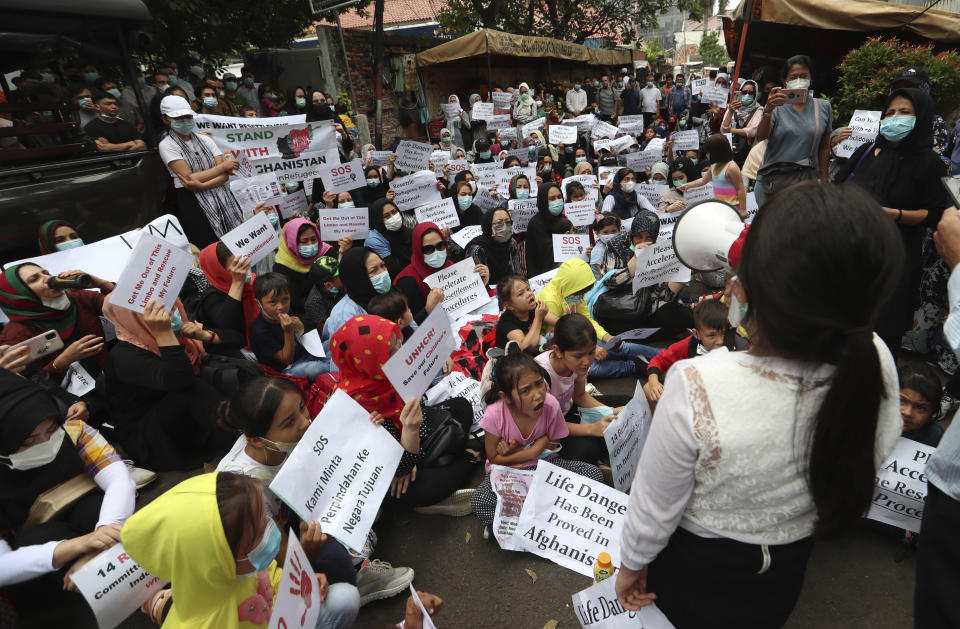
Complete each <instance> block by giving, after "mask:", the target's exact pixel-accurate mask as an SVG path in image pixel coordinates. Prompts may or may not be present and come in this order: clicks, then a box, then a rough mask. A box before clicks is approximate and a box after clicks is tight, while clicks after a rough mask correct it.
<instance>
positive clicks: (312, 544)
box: [300, 522, 330, 601]
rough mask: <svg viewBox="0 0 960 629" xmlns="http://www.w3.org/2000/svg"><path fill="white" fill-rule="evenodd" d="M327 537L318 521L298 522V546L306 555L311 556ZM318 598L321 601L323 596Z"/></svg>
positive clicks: (324, 542)
mask: <svg viewBox="0 0 960 629" xmlns="http://www.w3.org/2000/svg"><path fill="white" fill-rule="evenodd" d="M329 539H330V538H329V537H328V536H327V534H326V533H324V532H323V529H322V528H321V527H320V523H319V522H310V523H309V524H308V523H307V522H301V523H300V546H301V547H302V548H303V551H304V552H305V553H306V554H307V555H308V556H311V557H312V556H313V554H314V553H315V552H317V551H318V550H320V549H321V548H323V545H324V544H326V543H327V541H328V540H329ZM320 600H321V601H323V597H321V598H320Z"/></svg>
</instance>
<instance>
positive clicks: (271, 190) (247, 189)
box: [230, 174, 283, 212]
mask: <svg viewBox="0 0 960 629" xmlns="http://www.w3.org/2000/svg"><path fill="white" fill-rule="evenodd" d="M230 192H232V193H233V197H234V198H235V199H236V200H237V203H239V204H240V207H241V208H242V209H243V210H244V211H246V212H252V211H253V210H254V209H255V208H256V207H257V206H258V205H259V204H261V203H263V204H264V205H280V204H281V203H283V190H282V189H281V188H280V182H278V181H277V176H276V175H273V174H266V175H255V176H253V177H250V178H249V179H231V180H230Z"/></svg>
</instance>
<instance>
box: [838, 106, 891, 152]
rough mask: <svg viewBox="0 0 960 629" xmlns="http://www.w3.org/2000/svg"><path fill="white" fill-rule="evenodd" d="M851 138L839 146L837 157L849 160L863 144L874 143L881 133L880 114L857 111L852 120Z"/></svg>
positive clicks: (864, 110) (862, 110) (863, 110)
mask: <svg viewBox="0 0 960 629" xmlns="http://www.w3.org/2000/svg"><path fill="white" fill-rule="evenodd" d="M849 126H850V137H849V138H847V139H846V140H844V141H843V142H841V143H840V144H839V145H837V148H836V149H834V152H835V153H836V154H837V157H842V158H849V157H850V156H851V155H853V152H854V151H856V150H857V149H858V148H859V147H860V145H861V144H866V143H867V142H873V141H874V140H876V139H877V133H879V132H880V112H879V111H868V110H866V109H857V110H856V111H854V112H853V118H851V119H850V125H849Z"/></svg>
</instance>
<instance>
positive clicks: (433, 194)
mask: <svg viewBox="0 0 960 629" xmlns="http://www.w3.org/2000/svg"><path fill="white" fill-rule="evenodd" d="M390 189H391V190H393V192H394V194H395V195H396V196H394V198H393V202H394V203H395V204H396V206H397V207H398V208H400V209H401V210H412V209H413V208H415V207H417V206H419V205H426V204H427V203H433V202H434V201H439V200H440V199H441V198H442V197H441V196H440V191H439V190H437V178H436V176H435V175H434V174H433V172H431V171H429V170H421V171H419V172H415V173H413V174H412V175H407V176H406V177H400V178H399V179H394V180H393V181H391V182H390Z"/></svg>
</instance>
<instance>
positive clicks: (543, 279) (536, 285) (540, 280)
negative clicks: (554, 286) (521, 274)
mask: <svg viewBox="0 0 960 629" xmlns="http://www.w3.org/2000/svg"><path fill="white" fill-rule="evenodd" d="M559 270H560V269H559V268H557V269H550V270H549V271H547V272H546V273H541V274H540V275H534V276H533V277H531V278H529V279H527V283H528V284H530V290H532V291H533V292H534V293H538V292H540V289H542V288H543V287H544V286H546V285H547V284H549V283H550V280H552V279H553V278H554V277H555V276H556V274H557V271H559Z"/></svg>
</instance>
